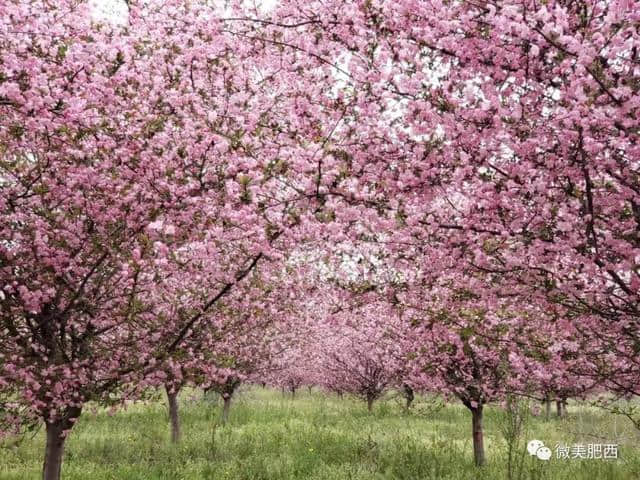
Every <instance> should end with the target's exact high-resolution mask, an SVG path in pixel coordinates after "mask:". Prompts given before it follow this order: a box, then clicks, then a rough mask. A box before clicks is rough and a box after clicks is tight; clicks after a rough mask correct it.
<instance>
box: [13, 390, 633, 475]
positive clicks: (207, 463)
mask: <svg viewBox="0 0 640 480" xmlns="http://www.w3.org/2000/svg"><path fill="white" fill-rule="evenodd" d="M181 400H182V402H181V406H182V412H181V413H182V422H183V425H182V427H183V441H182V443H181V444H180V445H179V446H177V447H174V446H172V445H171V444H170V443H169V441H168V432H167V429H168V425H167V414H166V409H165V407H164V404H163V403H162V401H161V398H160V397H158V400H157V401H151V402H149V403H148V404H136V405H133V406H130V407H129V408H128V409H127V410H126V411H121V412H118V413H116V414H115V415H112V416H110V415H108V414H107V413H106V412H99V413H97V414H92V413H86V414H83V417H82V418H81V420H80V421H79V422H78V425H77V426H76V428H75V429H74V430H73V432H72V434H71V436H70V438H69V441H68V443H67V450H66V455H65V461H64V466H63V475H62V476H63V479H64V480H107V479H109V480H160V479H163V480H198V479H207V480H209V479H233V480H240V479H242V480H266V479H270V480H278V479H300V480H302V479H304V480H319V479H325V480H341V479H354V480H355V479H361V480H365V479H366V480H371V479H403V480H419V479H433V480H466V479H468V480H480V479H487V480H498V479H507V478H508V476H507V466H506V464H507V462H506V459H507V453H506V451H507V450H506V444H505V441H504V439H503V437H502V434H501V427H500V425H504V421H505V414H504V412H503V410H502V409H500V408H498V407H489V408H488V409H487V410H486V413H485V447H486V451H487V457H488V464H487V466H486V467H484V468H482V469H477V468H475V467H474V466H473V464H472V446H471V441H470V437H471V435H470V429H471V426H470V423H471V420H470V415H469V414H468V412H467V411H466V410H465V409H464V407H462V406H459V405H457V404H449V405H447V406H445V407H444V408H442V409H440V410H437V411H435V412H434V411H433V409H432V408H430V407H429V405H430V403H429V402H426V401H424V400H422V401H418V403H417V405H415V409H414V410H413V411H412V412H410V413H405V412H404V411H403V409H402V405H401V403H400V399H399V398H394V397H393V396H391V397H390V398H387V399H386V400H385V401H382V402H379V403H378V404H377V405H375V407H374V412H373V413H371V414H370V413H368V412H367V411H366V408H365V406H364V405H363V403H362V402H358V401H357V400H354V399H348V398H345V399H342V400H341V399H339V398H338V397H336V396H331V395H326V394H323V393H320V392H315V391H314V392H311V393H309V392H308V391H306V390H305V391H304V392H300V393H299V394H298V395H297V397H296V398H295V399H291V398H288V397H287V398H285V397H283V395H282V394H281V393H280V392H278V391H272V390H263V389H256V388H252V389H248V390H244V391H242V392H240V394H239V395H238V398H237V400H236V402H235V404H234V405H233V407H232V411H231V418H230V421H229V423H228V424H227V425H226V426H224V427H222V426H215V425H216V420H217V419H218V417H219V414H220V405H219V404H217V403H216V402H215V401H206V400H203V399H202V396H201V395H200V394H197V393H193V394H191V393H188V394H185V395H183V397H182V399H181ZM569 410H570V411H569V416H568V417H567V418H566V419H562V420H558V419H552V420H549V421H545V420H544V418H542V417H535V416H534V417H531V419H530V421H529V426H528V429H529V431H528V432H527V433H526V439H527V440H530V439H533V438H536V439H539V440H541V441H543V442H544V443H545V444H546V445H547V446H549V447H550V448H551V449H552V451H553V457H552V458H551V460H550V461H547V462H545V461H541V460H538V459H537V458H535V457H530V456H529V455H526V456H524V457H523V458H524V468H523V472H522V476H515V477H514V480H515V479H519V480H533V479H536V480H541V479H548V480H565V479H566V480H625V479H640V432H638V431H637V430H636V429H635V428H634V427H633V425H632V424H631V423H630V422H629V421H628V420H626V419H624V418H622V417H617V416H613V415H610V414H607V413H605V412H602V411H599V410H596V409H594V408H591V407H586V406H578V405H572V404H570V406H569ZM557 443H564V444H569V445H571V444H585V445H586V444H588V443H603V444H604V443H618V444H619V445H620V446H619V458H618V459H617V460H602V459H592V460H586V459H583V460H580V459H569V460H561V459H556V452H555V450H554V446H555V445H556V444H557ZM42 451H43V434H42V432H39V433H38V434H37V435H35V437H33V438H31V437H30V438H27V439H25V440H24V441H23V442H22V443H21V444H19V445H17V446H13V447H6V446H5V447H0V479H1V480H31V479H33V480H36V479H39V478H40V465H41V454H42Z"/></svg>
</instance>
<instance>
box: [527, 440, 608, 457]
mask: <svg viewBox="0 0 640 480" xmlns="http://www.w3.org/2000/svg"><path fill="white" fill-rule="evenodd" d="M527 452H529V455H531V456H535V457H538V458H539V459H540V460H545V461H546V460H550V459H551V457H552V452H551V449H550V448H549V447H546V446H545V445H544V442H542V441H540V440H531V441H530V442H529V443H527ZM555 452H556V458H557V459H559V460H570V459H586V460H589V459H591V460H593V459H602V460H614V459H617V458H618V444H616V443H605V444H602V443H588V444H586V445H585V444H582V443H574V444H573V445H566V444H564V443H558V444H556V446H555Z"/></svg>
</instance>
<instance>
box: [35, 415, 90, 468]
mask: <svg viewBox="0 0 640 480" xmlns="http://www.w3.org/2000/svg"><path fill="white" fill-rule="evenodd" d="M80 412H81V409H80V408H77V407H74V408H70V409H69V410H68V411H67V412H66V415H65V416H64V417H63V418H61V419H57V420H54V421H51V422H50V421H46V422H45V428H46V433H47V440H46V442H47V443H46V445H45V451H44V465H43V467H42V479H43V480H60V474H61V472H62V456H63V454H64V444H65V440H66V437H65V435H64V432H65V431H66V430H70V429H71V428H72V427H73V423H74V421H75V419H77V418H78V417H79V416H80Z"/></svg>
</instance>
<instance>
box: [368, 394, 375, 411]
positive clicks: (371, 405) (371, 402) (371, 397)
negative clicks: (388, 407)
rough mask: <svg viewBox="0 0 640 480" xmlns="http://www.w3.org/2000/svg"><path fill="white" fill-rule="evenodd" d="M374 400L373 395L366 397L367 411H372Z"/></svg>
mask: <svg viewBox="0 0 640 480" xmlns="http://www.w3.org/2000/svg"><path fill="white" fill-rule="evenodd" d="M374 400H375V399H374V398H373V395H367V410H369V411H372V410H373V401H374Z"/></svg>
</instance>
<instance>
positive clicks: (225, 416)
mask: <svg viewBox="0 0 640 480" xmlns="http://www.w3.org/2000/svg"><path fill="white" fill-rule="evenodd" d="M222 401H223V404H222V424H223V425H226V424H227V421H229V410H230V409H231V395H224V396H223V397H222Z"/></svg>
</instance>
